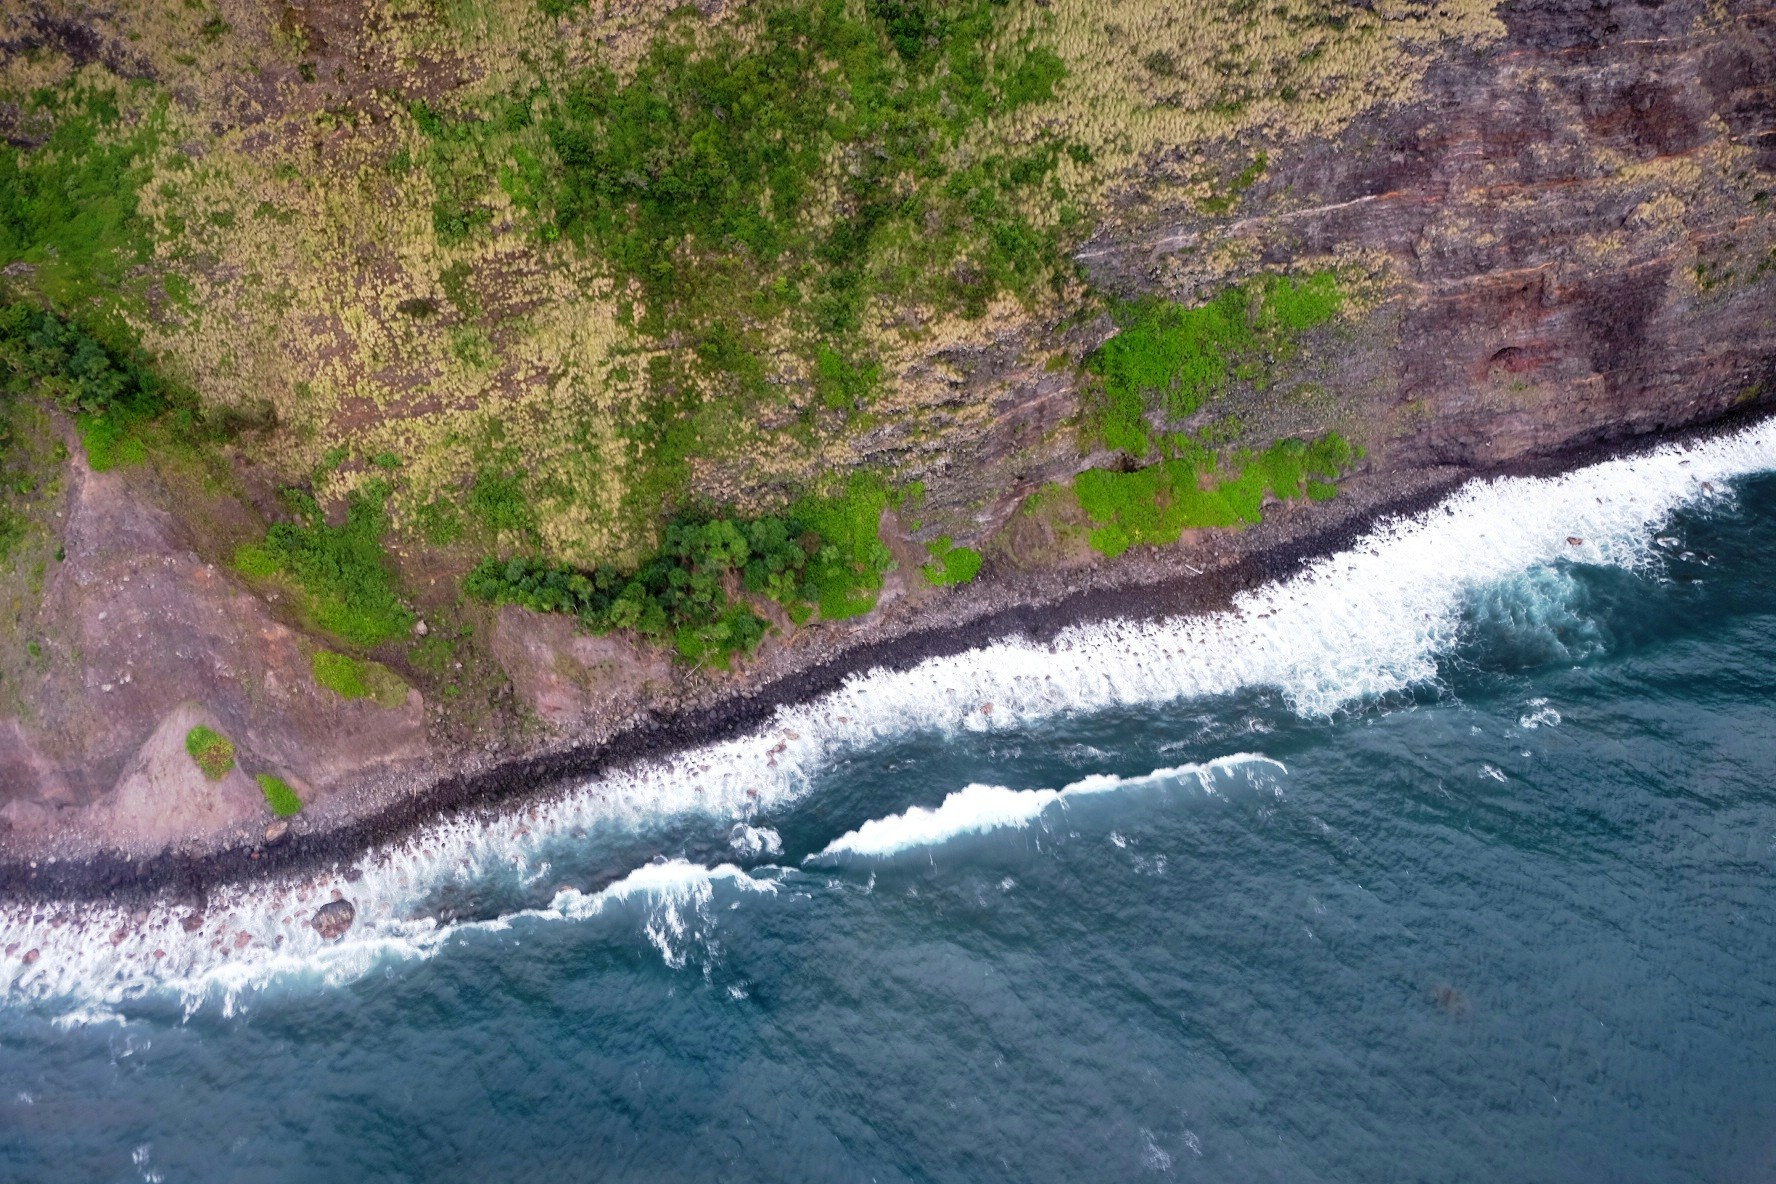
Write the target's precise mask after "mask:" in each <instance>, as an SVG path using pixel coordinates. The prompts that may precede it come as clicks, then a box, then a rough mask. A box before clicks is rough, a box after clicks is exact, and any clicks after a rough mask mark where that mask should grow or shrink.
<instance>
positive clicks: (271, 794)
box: [256, 773, 302, 818]
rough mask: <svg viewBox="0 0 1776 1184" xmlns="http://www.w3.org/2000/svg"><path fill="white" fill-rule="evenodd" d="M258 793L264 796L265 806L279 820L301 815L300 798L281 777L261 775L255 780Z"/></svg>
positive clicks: (267, 774)
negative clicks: (257, 783) (268, 807)
mask: <svg viewBox="0 0 1776 1184" xmlns="http://www.w3.org/2000/svg"><path fill="white" fill-rule="evenodd" d="M256 780H257V781H258V782H259V792H260V793H262V794H264V795H265V804H266V805H267V806H270V807H271V812H272V813H273V814H275V815H277V816H278V817H279V818H294V817H295V816H296V815H298V814H300V813H302V798H301V796H300V795H298V794H297V792H296V790H295V789H294V788H293V787H292V786H291V785H290V783H289V782H288V781H285V780H284V779H283V778H282V777H274V776H272V775H271V774H270V773H261V774H259V776H258V777H257V778H256Z"/></svg>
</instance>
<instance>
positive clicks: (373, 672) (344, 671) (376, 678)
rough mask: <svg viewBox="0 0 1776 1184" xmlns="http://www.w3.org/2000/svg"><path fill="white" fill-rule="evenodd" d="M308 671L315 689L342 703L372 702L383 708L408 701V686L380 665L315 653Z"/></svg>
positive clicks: (341, 655) (341, 656) (320, 652)
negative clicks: (311, 675) (356, 700)
mask: <svg viewBox="0 0 1776 1184" xmlns="http://www.w3.org/2000/svg"><path fill="white" fill-rule="evenodd" d="M309 668H310V670H311V671H312V672H313V674H314V680H315V682H316V683H317V684H318V685H320V686H323V687H326V688H327V689H328V690H330V691H332V692H333V693H334V694H336V695H338V696H340V697H341V698H343V699H373V700H375V701H376V702H377V703H379V704H381V705H382V706H384V707H399V706H401V705H402V704H404V703H405V702H406V701H407V684H406V683H405V682H403V681H402V680H401V677H400V676H399V675H397V674H396V673H395V672H394V671H392V670H390V669H389V668H388V667H386V666H384V665H383V664H382V663H380V662H371V661H369V660H367V659H364V658H354V657H351V656H350V655H349V654H336V653H333V652H332V651H330V650H316V651H315V652H314V657H313V658H311V659H310V660H309Z"/></svg>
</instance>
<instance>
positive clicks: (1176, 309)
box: [1086, 271, 1343, 457]
mask: <svg viewBox="0 0 1776 1184" xmlns="http://www.w3.org/2000/svg"><path fill="white" fill-rule="evenodd" d="M1342 299H1343V297H1342V294H1341V293H1340V291H1339V288H1338V280H1337V276H1336V275H1334V274H1333V273H1332V272H1330V271H1326V272H1320V273H1317V274H1315V275H1312V276H1308V277H1306V278H1303V279H1292V278H1289V277H1287V276H1272V277H1270V278H1268V279H1266V280H1264V281H1262V282H1254V283H1253V284H1248V285H1242V286H1237V287H1232V288H1228V289H1227V290H1225V291H1223V292H1222V293H1220V294H1219V295H1218V296H1216V297H1215V298H1214V299H1213V300H1210V301H1209V302H1208V303H1206V304H1203V305H1201V306H1200V307H1197V308H1186V307H1184V306H1183V305H1180V304H1174V303H1172V302H1170V301H1167V300H1162V299H1160V298H1158V297H1144V298H1143V299H1141V300H1137V301H1133V302H1131V303H1125V304H1121V305H1119V306H1117V307H1116V308H1115V309H1114V310H1113V312H1114V316H1115V319H1116V322H1117V324H1118V326H1119V327H1120V329H1121V331H1120V332H1119V333H1117V335H1116V336H1114V337H1112V338H1111V339H1110V340H1108V341H1106V342H1105V343H1104V344H1103V345H1101V346H1099V347H1098V349H1097V350H1095V351H1094V352H1093V353H1092V355H1091V356H1090V357H1089V358H1087V359H1086V367H1087V369H1089V370H1090V371H1092V372H1093V373H1094V374H1097V375H1098V376H1099V377H1100V378H1101V379H1102V380H1103V391H1102V395H1101V402H1100V405H1099V407H1098V408H1097V414H1096V416H1095V422H1094V424H1093V425H1092V426H1093V428H1094V431H1095V434H1096V435H1097V437H1098V438H1099V439H1100V440H1102V441H1103V443H1104V445H1105V447H1107V448H1111V449H1114V450H1116V451H1118V452H1126V453H1128V454H1129V455H1130V456H1134V457H1145V456H1146V455H1148V453H1149V452H1150V451H1151V450H1152V447H1153V441H1152V437H1151V433H1150V429H1149V426H1148V423H1147V414H1148V412H1149V411H1161V412H1163V413H1164V414H1165V415H1167V416H1168V417H1170V418H1172V419H1182V418H1184V417H1186V416H1188V415H1190V414H1191V413H1192V412H1194V411H1196V410H1197V408H1199V407H1201V406H1202V405H1203V403H1204V402H1206V401H1207V400H1208V399H1210V398H1211V397H1213V396H1215V395H1217V394H1220V393H1221V392H1223V391H1224V390H1226V389H1227V386H1228V384H1229V382H1231V381H1233V380H1235V379H1239V380H1244V381H1254V380H1262V379H1263V377H1264V375H1265V373H1266V366H1265V363H1264V362H1263V360H1262V359H1263V358H1264V357H1265V356H1266V355H1278V356H1287V355H1288V354H1289V353H1290V352H1291V350H1292V349H1293V342H1294V338H1295V336H1296V335H1298V334H1300V333H1301V332H1303V331H1305V330H1307V329H1311V328H1313V327H1314V326H1316V325H1320V324H1323V323H1324V322H1326V321H1328V320H1330V319H1331V318H1332V317H1333V316H1336V315H1337V313H1338V310H1339V308H1340V307H1341V305H1342Z"/></svg>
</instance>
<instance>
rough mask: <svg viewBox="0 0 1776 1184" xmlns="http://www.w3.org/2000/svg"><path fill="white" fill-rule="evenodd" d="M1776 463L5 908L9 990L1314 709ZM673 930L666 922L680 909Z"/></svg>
mask: <svg viewBox="0 0 1776 1184" xmlns="http://www.w3.org/2000/svg"><path fill="white" fill-rule="evenodd" d="M1772 468H1776V422H1768V421H1767V422H1765V423H1762V424H1759V425H1756V426H1753V427H1751V428H1748V429H1745V430H1743V431H1740V432H1738V433H1736V434H1733V435H1728V436H1722V437H1718V438H1716V439H1713V440H1710V441H1707V442H1703V443H1692V444H1688V445H1682V446H1677V445H1672V446H1666V447H1662V448H1659V449H1657V450H1654V451H1652V452H1648V453H1645V454H1642V455H1639V456H1634V457H1625V458H1621V459H1617V460H1612V461H1607V462H1603V463H1601V464H1597V465H1593V466H1589V467H1587V468H1584V469H1580V470H1576V471H1574V472H1572V473H1568V474H1566V475H1563V476H1559V477H1552V478H1508V479H1499V480H1491V481H1482V482H1476V483H1473V484H1471V485H1469V486H1467V487H1464V488H1463V489H1462V490H1460V491H1458V492H1457V493H1456V494H1454V495H1453V496H1451V497H1450V498H1449V499H1447V500H1446V501H1445V502H1443V503H1442V504H1440V505H1439V506H1437V507H1435V508H1433V509H1431V510H1429V511H1426V512H1425V513H1422V514H1418V515H1415V516H1412V517H1409V518H1402V519H1398V520H1393V521H1389V522H1384V523H1382V524H1380V525H1379V526H1377V527H1376V528H1375V529H1374V530H1373V531H1372V532H1371V533H1370V534H1368V535H1367V536H1366V537H1364V538H1363V539H1361V540H1360V541H1359V542H1357V543H1356V544H1355V545H1354V546H1352V547H1351V548H1350V549H1349V550H1346V551H1343V552H1340V553H1338V554H1336V555H1332V556H1329V557H1327V558H1324V559H1321V560H1319V561H1317V562H1314V563H1312V564H1310V565H1308V566H1307V567H1306V568H1305V569H1304V570H1303V571H1302V572H1301V573H1300V574H1299V575H1297V576H1295V577H1293V578H1291V579H1289V580H1285V581H1281V582H1278V583H1273V584H1270V585H1266V586H1264V587H1261V588H1258V589H1255V590H1252V591H1250V592H1246V593H1243V594H1241V595H1239V596H1238V597H1236V598H1235V601H1234V604H1233V606H1232V608H1230V609H1229V610H1227V611H1224V612H1217V613H1209V614H1203V615H1199V616H1193V617H1187V618H1181V619H1174V620H1167V621H1154V622H1132V621H1103V622H1094V623H1090V624H1085V625H1080V626H1077V627H1074V628H1071V629H1068V630H1065V631H1063V632H1062V633H1061V634H1060V635H1059V636H1058V637H1056V639H1055V640H1054V641H1053V642H1052V643H1051V644H1047V645H1037V644H1033V643H1030V642H1026V641H1021V640H1008V641H1004V642H1000V643H996V644H993V645H989V646H985V647H983V648H981V649H978V650H974V651H971V652H968V653H964V654H958V655H955V656H951V657H944V658H936V659H932V660H929V661H926V662H923V663H920V664H919V665H917V666H915V667H913V668H911V669H908V670H905V671H897V672H888V671H872V672H869V673H866V674H861V675H858V676H855V677H853V678H851V679H849V680H847V681H846V682H845V683H844V684H843V685H842V686H841V687H840V688H838V689H837V690H835V691H834V692H832V693H830V694H828V695H825V696H822V697H821V698H819V699H816V700H813V701H811V702H808V703H804V704H798V705H794V706H788V707H784V708H781V709H780V710H779V711H778V712H777V713H776V714H775V716H774V717H773V719H772V721H771V722H770V723H769V724H768V725H766V726H765V727H762V728H760V729H759V730H757V731H755V732H753V733H751V734H749V735H745V736H741V737H737V738H735V739H732V740H728V741H724V742H721V743H718V744H713V745H709V746H706V747H703V748H699V749H696V750H693V751H688V752H684V753H681V754H678V755H676V756H673V757H670V758H667V759H663V760H660V761H656V762H650V763H646V764H641V765H637V766H634V767H631V768H626V769H622V770H618V771H614V772H612V773H610V774H608V775H606V776H603V777H600V778H597V779H594V780H592V781H590V782H588V783H586V784H584V785H582V786H579V787H578V788H575V789H573V790H571V791H568V792H565V793H563V794H561V795H560V796H558V797H556V798H554V799H552V800H550V801H548V802H546V803H541V804H536V805H529V806H526V807H524V808H522V809H518V810H514V811H512V812H510V813H507V814H504V815H502V816H499V817H497V818H494V819H491V820H487V819H479V818H477V819H470V818H465V817H457V818H451V819H445V820H441V821H439V822H437V823H435V824H433V825H431V826H429V827H426V828H424V829H423V830H422V831H420V832H418V833H416V834H415V835H413V836H411V837H410V838H408V839H406V840H403V841H402V842H400V843H398V844H395V845H393V846H391V847H387V848H381V849H376V850H372V851H368V852H366V853H365V854H364V855H362V856H361V857H360V858H359V859H358V860H357V861H356V863H355V865H354V866H353V867H352V868H351V869H349V871H348V872H346V873H343V874H334V873H318V874H316V875H313V876H310V877H308V878H306V879H303V880H300V881H297V882H288V881H286V882H277V883H264V884H251V885H244V886H235V887H229V888H223V889H219V890H218V891H216V892H215V893H213V894H212V897H211V899H210V901H209V903H208V906H207V908H206V909H205V912H204V914H203V916H202V917H201V918H197V917H193V916H189V914H188V911H187V910H184V909H174V910H160V911H157V912H156V913H154V914H153V915H152V916H150V917H148V918H145V919H141V918H137V917H134V916H131V915H129V914H127V913H125V912H124V911H122V910H119V909H116V908H113V907H109V906H102V905H100V906H88V905H79V906H76V905H58V904H54V903H12V904H8V905H5V906H4V907H0V992H4V997H5V998H7V999H9V1000H12V1001H15V1002H29V1001H33V1000H35V1001H42V1002H43V1003H45V1004H46V1005H48V1006H52V1007H61V1008H62V1009H63V1010H65V1011H67V1012H69V1013H72V1012H74V1011H75V1010H77V1009H81V1008H90V1007H91V1006H92V1004H93V1003H94V1002H95V1001H96V1002H100V1003H105V1004H107V1005H121V1004H124V1003H128V1002H131V1001H134V1000H138V999H144V1000H145V999H147V998H149V997H160V996H171V997H173V998H177V999H180V1000H183V1001H184V1003H185V1005H186V1006H187V1007H193V1006H201V1005H203V1004H204V1003H206V1002H209V1001H217V1002H219V1003H220V1005H221V1006H222V1007H223V1009H224V1010H225V1011H226V1010H229V1009H232V1008H234V1007H235V1006H237V1005H238V1002H239V1000H240V999H241V997H242V995H243V993H244V992H246V991H248V990H251V989H255V988H257V987H259V986H262V985H263V984H265V983H268V982H272V981H284V980H287V981H291V982H312V983H319V984H329V983H336V982H342V981H347V980H349V979H351V978H354V977H357V976H360V975H362V974H364V973H366V972H367V971H368V970H369V969H370V968H372V967H374V966H377V965H379V964H383V963H386V962H387V961H389V960H390V959H400V958H411V957H424V956H428V955H430V954H431V953H434V952H435V951H436V950H437V949H439V948H440V947H441V945H442V943H443V942H444V941H445V940H446V939H447V938H448V937H449V936H450V935H451V934H452V933H455V932H462V931H463V930H464V929H465V927H466V926H465V924H463V923H454V924H453V923H448V922H443V921H440V920H439V919H437V918H435V917H432V916H429V915H425V913H424V911H423V909H422V908H421V905H422V903H423V901H424V900H425V898H426V897H427V895H428V894H430V893H433V892H435V891H437V890H438V889H440V888H442V887H445V886H448V885H452V884H463V885H467V884H475V883H477V882H482V881H487V880H494V879H509V880H510V881H512V882H513V883H517V884H521V883H524V882H527V881H536V880H538V879H540V878H541V877H542V876H543V875H544V874H545V872H546V870H547V865H548V864H550V863H551V862H553V861H554V860H555V859H556V857H557V856H558V855H559V854H560V853H561V852H562V850H563V849H564V848H571V847H580V848H582V849H583V848H584V847H585V846H586V845H588V844H590V843H591V842H593V841H595V840H596V838H597V836H598V835H599V834H600V833H606V834H609V833H617V832H624V831H633V830H635V829H637V828H640V829H646V828H648V827H650V826H656V825H658V824H659V823H660V822H661V821H662V820H665V819H669V818H673V817H689V816H697V815H700V816H703V817H707V818H711V819H718V820H721V821H722V823H723V824H724V825H732V824H735V823H738V824H742V825H744V826H746V827H754V828H755V829H756V830H757V831H758V832H759V835H760V839H761V846H760V848H759V852H760V853H763V852H765V851H766V850H767V848H766V847H765V846H764V845H763V841H762V836H763V832H764V830H765V829H766V828H763V827H757V826H756V823H757V819H758V816H759V815H760V814H761V813H764V812H768V811H770V810H773V809H776V808H778V807H780V806H782V805H784V804H785V803H787V802H790V801H792V800H794V799H796V798H797V797H799V796H801V795H802V794H804V793H805V792H806V791H807V789H808V787H809V785H810V784H811V779H812V777H813V775H814V774H815V773H816V772H818V771H819V770H820V769H821V768H822V767H823V766H825V765H826V764H828V763H829V762H831V761H832V760H833V759H835V758H836V757H840V756H842V755H843V754H845V753H847V752H850V751H854V750H857V749H860V748H863V747H866V746H868V745H869V744H870V743H872V742H874V741H877V740H880V739H883V738H886V737H891V736H896V735H904V734H906V733H908V732H913V731H918V730H939V731H941V730H948V729H956V728H966V729H973V730H987V729H1009V728H1015V727H1022V726H1025V725H1027V724H1028V723H1030V722H1032V721H1034V720H1038V719H1041V718H1045V717H1052V716H1055V715H1057V714H1060V713H1066V712H1087V711H1096V710H1101V709H1104V708H1110V707H1116V706H1120V705H1137V704H1155V703H1167V702H1175V701H1180V700H1186V699H1191V698H1195V697H1203V696H1215V695H1224V694H1228V693H1232V692H1235V691H1239V690H1241V689H1244V688H1249V687H1254V686H1271V687H1276V688H1278V689H1279V690H1280V691H1281V692H1282V693H1283V695H1284V696H1285V697H1286V699H1287V701H1288V702H1289V703H1290V704H1291V705H1292V706H1293V707H1294V708H1295V709H1296V710H1297V711H1299V712H1301V713H1303V714H1305V715H1323V714H1326V713H1329V712H1332V711H1334V710H1336V709H1338V708H1339V707H1341V706H1343V705H1345V704H1348V703H1350V702H1353V701H1357V700H1361V699H1363V698H1365V697H1368V696H1374V695H1380V694H1385V693H1389V692H1392V691H1397V690H1400V689H1402V688H1405V687H1408V686H1411V685H1413V684H1416V683H1422V682H1424V681H1426V680H1428V679H1431V678H1433V677H1434V675H1435V672H1436V662H1437V658H1438V656H1439V655H1440V654H1442V653H1445V652H1447V651H1448V650H1449V649H1450V647H1451V646H1452V645H1454V644H1455V643H1456V642H1457V641H1458V639H1459V637H1460V634H1461V631H1462V629H1463V608H1464V605H1465V604H1466V603H1467V601H1468V598H1469V596H1470V594H1471V592H1472V591H1473V590H1474V589H1476V588H1483V587H1485V586H1487V585H1489V584H1492V583H1495V582H1497V581H1499V580H1502V579H1507V578H1509V577H1512V576H1513V575H1516V574H1518V573H1522V572H1524V571H1528V570H1533V569H1536V568H1538V567H1544V566H1547V565H1549V564H1553V563H1555V562H1557V561H1560V560H1563V559H1564V560H1572V561H1578V562H1583V563H1589V564H1596V565H1615V566H1618V567H1623V568H1628V569H1632V570H1641V569H1644V568H1647V567H1649V566H1651V565H1655V564H1657V563H1658V562H1659V558H1658V550H1657V548H1656V546H1655V545H1654V543H1653V541H1652V536H1653V534H1654V533H1655V532H1656V531H1657V530H1658V529H1659V528H1660V527H1661V526H1662V525H1663V523H1664V522H1665V521H1666V519H1667V518H1668V517H1669V516H1670V514H1671V513H1672V511H1673V510H1675V509H1676V508H1678V507H1679V506H1681V505H1684V504H1686V503H1692V502H1706V501H1708V500H1710V499H1723V498H1727V497H1730V496H1731V493H1730V489H1729V487H1728V484H1727V483H1728V482H1730V481H1731V480H1732V479H1734V478H1736V477H1740V476H1744V475H1747V474H1750V473H1754V472H1759V471H1765V470H1769V469H1772ZM1055 792H1058V791H1055ZM740 833H741V834H742V835H743V836H744V835H745V833H746V832H740ZM743 857H744V856H743ZM717 870H719V869H717ZM635 874H640V872H639V871H638V872H637V873H635ZM653 874H657V873H653ZM709 874H710V875H711V876H714V875H715V874H716V872H715V871H710V872H709ZM724 874H726V873H724ZM733 874H743V873H738V872H735V873H733ZM613 887H614V886H613ZM638 890H639V889H638ZM682 890H683V889H682V885H681V887H680V888H678V889H674V888H671V887H669V886H668V885H667V884H665V883H663V882H662V883H659V884H655V885H653V886H652V887H650V888H649V889H647V892H648V893H649V894H650V897H658V898H660V899H663V900H668V901H670V900H673V899H677V898H676V897H674V896H673V895H672V894H673V893H674V892H679V891H682ZM607 891H609V889H607ZM698 891H700V889H699V890H698ZM336 895H338V896H344V897H349V898H350V899H351V900H352V901H353V902H354V904H355V906H356V921H355V923H354V925H353V927H352V929H351V930H350V931H349V932H348V933H347V934H346V935H345V936H344V937H343V938H342V939H341V940H340V941H339V942H337V943H331V944H330V943H326V942H323V941H322V940H321V939H320V936H319V935H318V934H317V933H315V931H314V930H313V928H312V927H311V926H310V924H309V919H310V918H311V917H312V915H313V913H314V911H315V909H317V908H319V907H320V906H321V905H322V904H324V903H325V902H326V901H328V900H330V899H333V898H334V897H335V896H336ZM594 895H596V894H594ZM561 899H562V898H561V897H559V896H558V897H557V900H558V901H560V900H561ZM567 901H568V903H572V901H573V898H571V897H569V898H567ZM544 914H546V915H549V916H552V917H556V918H561V917H573V916H581V915H585V914H584V910H583V908H582V907H581V906H580V905H577V904H575V905H574V906H573V907H572V908H568V907H565V906H564V907H561V908H553V907H552V908H551V909H549V910H541V911H540V912H538V911H531V912H530V914H529V915H544ZM509 920H510V919H509V918H499V919H495V920H490V921H478V922H473V923H471V924H473V925H474V926H476V927H479V928H483V929H492V928H496V927H498V926H501V925H505V924H508V923H509ZM683 920H684V918H683V916H682V915H681V916H680V918H679V921H680V923H682V922H683ZM660 924H663V925H665V928H664V929H662V930H660V933H661V934H662V935H664V937H665V938H670V937H671V936H672V933H671V932H670V931H671V930H672V925H671V924H670V923H668V922H665V921H662V922H660ZM187 925H189V926H190V927H189V928H187ZM674 948H676V947H674ZM674 956H676V955H674ZM52 1001H53V1002H52Z"/></svg>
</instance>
